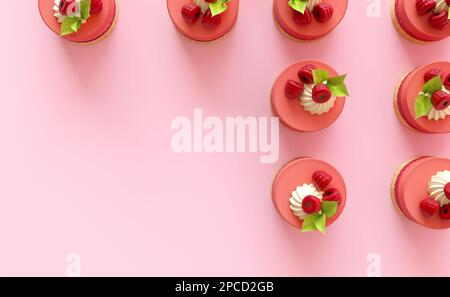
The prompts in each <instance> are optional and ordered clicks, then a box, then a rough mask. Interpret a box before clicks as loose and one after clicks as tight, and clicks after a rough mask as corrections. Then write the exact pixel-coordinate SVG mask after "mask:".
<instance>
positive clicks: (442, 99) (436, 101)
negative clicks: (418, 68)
mask: <svg viewBox="0 0 450 297" xmlns="http://www.w3.org/2000/svg"><path fill="white" fill-rule="evenodd" d="M431 103H433V107H434V108H435V109H437V110H444V109H446V108H448V107H449V106H450V94H447V93H446V92H444V91H437V92H435V93H434V94H433V96H431Z"/></svg>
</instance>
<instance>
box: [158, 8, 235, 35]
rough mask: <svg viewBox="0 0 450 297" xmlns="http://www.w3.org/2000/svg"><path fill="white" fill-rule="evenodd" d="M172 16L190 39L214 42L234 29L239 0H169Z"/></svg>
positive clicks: (181, 30) (169, 9)
mask: <svg viewBox="0 0 450 297" xmlns="http://www.w3.org/2000/svg"><path fill="white" fill-rule="evenodd" d="M167 9H168V11H169V15H170V18H171V19H172V22H173V24H174V25H175V27H176V28H177V30H178V31H179V32H180V33H181V34H183V35H184V36H185V37H187V38H188V39H191V40H193V41H197V42H212V41H216V40H218V39H221V38H223V37H225V35H227V33H228V32H230V31H231V29H233V27H234V25H235V24H236V21H237V18H238V11H239V0H167Z"/></svg>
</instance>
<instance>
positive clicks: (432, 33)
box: [395, 0, 450, 41]
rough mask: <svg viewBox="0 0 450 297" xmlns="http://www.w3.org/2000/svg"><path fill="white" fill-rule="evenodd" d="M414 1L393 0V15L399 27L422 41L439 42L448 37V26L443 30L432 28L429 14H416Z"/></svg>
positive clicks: (449, 26)
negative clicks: (394, 14)
mask: <svg viewBox="0 0 450 297" xmlns="http://www.w3.org/2000/svg"><path fill="white" fill-rule="evenodd" d="M415 4H416V1H411V0H395V13H396V16H397V20H398V21H399V24H400V26H401V27H402V28H403V29H404V30H405V31H406V32H407V33H408V34H409V35H411V36H412V37H414V38H416V39H419V40H422V41H439V40H442V39H444V38H446V37H448V36H450V25H447V26H446V27H445V29H444V30H438V29H435V28H433V27H432V26H431V25H430V23H429V22H428V19H429V17H430V14H428V15H425V16H421V15H419V14H418V13H417V9H416V6H415Z"/></svg>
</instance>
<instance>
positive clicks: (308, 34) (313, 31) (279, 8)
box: [273, 0, 348, 41]
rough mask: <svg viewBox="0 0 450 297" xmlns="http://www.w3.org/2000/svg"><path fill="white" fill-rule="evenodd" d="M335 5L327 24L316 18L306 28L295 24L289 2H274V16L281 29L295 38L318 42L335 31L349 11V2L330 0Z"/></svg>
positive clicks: (274, 0) (283, 0)
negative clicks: (317, 40)
mask: <svg viewBox="0 0 450 297" xmlns="http://www.w3.org/2000/svg"><path fill="white" fill-rule="evenodd" d="M327 3H330V4H331V5H333V16H332V17H331V19H330V20H328V21H327V22H326V23H319V22H317V21H316V19H315V18H314V16H312V18H313V22H312V23H311V24H309V25H306V26H299V25H297V24H296V23H295V22H294V19H293V15H294V12H293V10H292V8H291V7H290V6H289V1H286V0H273V11H274V16H275V19H276V21H277V22H278V24H279V25H280V27H281V28H282V29H283V30H284V31H286V33H288V34H289V35H291V36H292V37H294V38H297V39H301V40H305V41H307V40H316V39H320V38H322V37H324V36H325V35H327V34H329V33H330V32H331V31H333V29H334V28H336V26H337V25H338V24H339V23H340V22H341V21H342V19H343V18H344V15H345V12H346V11H347V4H348V0H329V1H327Z"/></svg>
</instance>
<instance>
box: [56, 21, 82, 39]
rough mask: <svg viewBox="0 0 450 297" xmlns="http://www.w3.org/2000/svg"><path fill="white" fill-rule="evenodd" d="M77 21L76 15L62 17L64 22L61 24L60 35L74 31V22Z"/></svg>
mask: <svg viewBox="0 0 450 297" xmlns="http://www.w3.org/2000/svg"><path fill="white" fill-rule="evenodd" d="M77 22H78V18H77V17H66V18H65V19H64V22H63V23H62V24H61V33H60V35H61V36H64V35H69V34H72V33H75V32H76V31H75V30H74V27H75V26H76V23H77Z"/></svg>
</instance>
